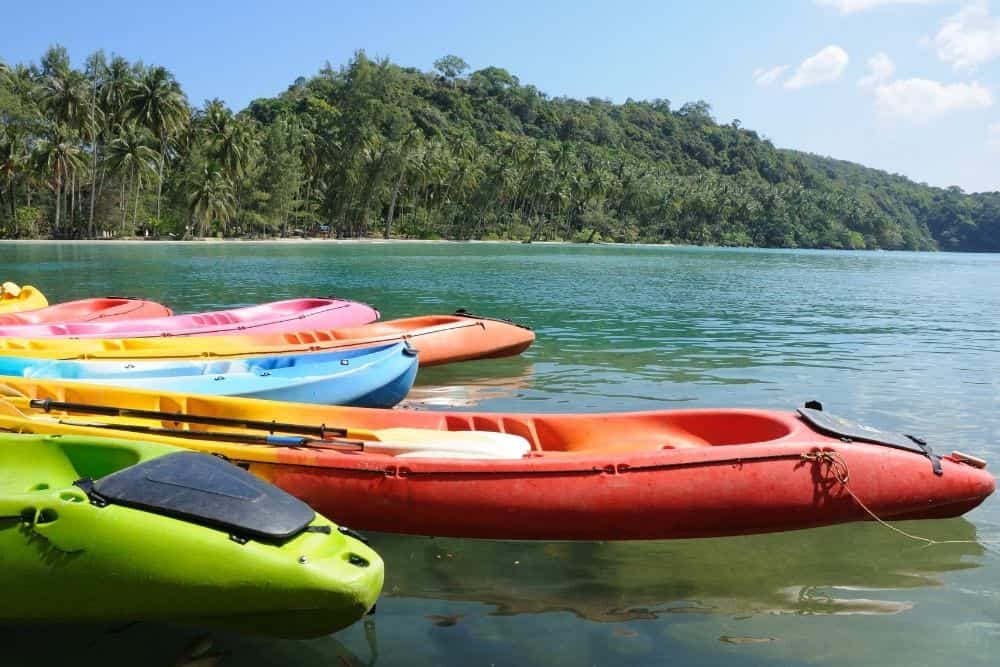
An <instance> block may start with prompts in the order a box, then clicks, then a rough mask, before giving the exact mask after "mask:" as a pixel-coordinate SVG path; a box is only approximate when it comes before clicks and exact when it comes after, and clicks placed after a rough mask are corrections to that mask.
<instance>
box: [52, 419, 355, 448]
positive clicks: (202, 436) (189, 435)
mask: <svg viewBox="0 0 1000 667" xmlns="http://www.w3.org/2000/svg"><path fill="white" fill-rule="evenodd" d="M59 423H60V424H65V425H66V426H79V427H84V428H100V429H107V430H112V431H127V432H129V433H149V434H151V435H163V436H169V437H171V438H186V439H192V440H219V441H222V442H235V443H239V444H244V445H268V446H270V447H315V448H320V449H344V450H348V451H361V450H363V449H364V448H365V446H366V445H370V444H374V443H366V442H364V441H361V440H318V439H315V438H307V437H304V436H295V435H254V434H252V433H225V432H222V431H184V430H180V429H172V428H156V427H153V426H140V425H138V424H99V423H93V422H86V423H82V422H74V421H67V420H60V421H59Z"/></svg>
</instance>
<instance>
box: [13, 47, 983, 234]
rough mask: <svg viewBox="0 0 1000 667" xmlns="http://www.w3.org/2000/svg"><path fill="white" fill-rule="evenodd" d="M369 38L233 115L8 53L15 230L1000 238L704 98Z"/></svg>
mask: <svg viewBox="0 0 1000 667" xmlns="http://www.w3.org/2000/svg"><path fill="white" fill-rule="evenodd" d="M434 65H435V69H434V71H432V72H423V71H420V70H417V69H413V68H406V67H400V66H398V65H395V64H393V63H391V62H389V61H387V60H373V59H370V58H369V57H367V56H366V55H365V54H364V53H363V52H358V53H357V54H355V56H354V58H353V59H352V60H351V61H350V62H349V63H347V64H346V65H344V66H342V67H339V68H335V67H333V66H331V65H329V64H327V65H326V66H325V67H323V68H322V69H321V70H320V71H319V72H318V74H316V75H315V76H312V77H309V78H299V79H297V80H296V81H294V82H293V83H292V85H291V86H289V87H288V89H287V90H286V91H285V92H283V93H281V94H280V95H278V96H276V97H273V98H261V99H257V100H254V101H253V102H252V103H251V104H250V105H249V106H248V107H247V108H246V109H242V110H240V111H238V112H233V111H232V110H230V109H229V108H227V107H226V105H225V104H224V103H223V102H222V101H221V100H218V99H213V100H208V101H205V102H204V103H203V104H201V105H200V106H194V105H193V104H192V101H191V100H189V99H187V97H186V96H185V94H184V92H183V90H182V88H181V85H180V83H179V82H178V81H177V80H176V79H175V77H174V76H173V75H172V74H171V73H170V72H169V71H168V70H166V69H165V68H163V67H158V66H147V65H144V64H142V63H130V62H128V61H127V60H125V59H123V58H121V57H117V56H114V57H110V58H109V57H108V56H106V55H105V54H104V53H103V52H98V53H95V54H93V55H92V56H90V57H89V58H88V59H87V60H86V62H85V63H84V64H83V66H82V68H74V67H73V66H72V65H71V63H70V59H69V57H68V55H67V52H66V50H65V49H63V48H62V47H58V46H55V47H52V48H50V49H49V50H48V51H47V52H46V53H45V54H44V55H43V56H42V57H41V59H40V61H39V62H38V63H29V64H4V63H0V235H2V236H3V237H7V238H12V237H14V238H25V237H43V238H50V237H51V238H115V237H130V236H134V235H140V236H147V235H152V236H167V235H173V236H174V237H178V238H180V237H190V236H206V235H213V236H214V235H222V236H240V237H245V236H256V237H266V236H280V235H285V236H288V235H297V234H317V233H324V234H329V235H333V236H339V237H362V236H376V235H378V236H385V237H403V238H451V239H474V238H475V239H515V240H526V241H527V240H573V241H582V242H587V241H599V240H602V241H618V242H653V243H658V242H672V243H686V244H703V245H704V244H713V245H729V246H767V247H809V248H871V249H874V248H885V249H914V250H931V249H944V250H980V251H997V250H1000V193H997V192H994V193H983V194H966V193H964V192H962V190H961V189H960V188H957V187H951V188H937V187H930V186H927V185H923V184H918V183H914V182H913V181H910V180H908V179H907V178H905V177H903V176H899V175H893V174H888V173H886V172H882V171H878V170H874V169H868V168H865V167H862V166H860V165H857V164H852V163H849V162H843V161H839V160H834V159H829V158H824V157H819V156H816V155H810V154H805V153H800V152H796V151H791V150H782V149H779V148H776V147H775V146H774V145H772V143H771V142H770V141H768V140H767V139H764V138H762V137H760V136H759V135H758V134H757V133H756V132H754V131H752V130H750V129H746V128H744V127H742V126H741V124H740V122H739V121H738V120H734V121H732V122H730V123H728V124H722V123H720V122H718V121H716V120H715V119H714V118H713V117H712V114H711V109H710V107H709V105H708V104H707V103H705V102H703V101H696V102H687V103H684V104H681V105H680V106H677V107H675V106H674V105H673V104H672V103H671V102H670V101H669V100H666V99H655V100H648V101H635V100H631V99H630V100H628V101H626V102H625V103H624V104H613V103H611V102H609V101H607V100H603V99H598V98H589V99H586V100H576V99H567V98H558V97H556V98H553V97H549V96H547V95H546V94H544V93H543V92H541V91H539V90H538V89H536V88H535V87H534V86H531V85H525V84H522V83H521V82H520V81H519V80H518V78H517V77H516V76H514V75H513V74H511V73H509V72H507V71H506V70H504V69H500V68H498V67H487V68H485V69H481V70H478V71H474V72H469V71H468V70H469V68H468V66H467V65H466V63H465V62H464V61H463V60H462V59H461V58H459V57H457V56H445V57H443V58H441V59H440V60H438V61H437V62H436V63H435V64H434Z"/></svg>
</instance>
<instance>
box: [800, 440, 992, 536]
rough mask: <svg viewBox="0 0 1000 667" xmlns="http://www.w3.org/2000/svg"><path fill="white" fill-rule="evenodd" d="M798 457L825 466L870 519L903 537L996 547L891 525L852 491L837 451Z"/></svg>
mask: <svg viewBox="0 0 1000 667" xmlns="http://www.w3.org/2000/svg"><path fill="white" fill-rule="evenodd" d="M799 457H800V458H801V459H802V460H803V461H808V462H812V463H816V464H818V465H825V466H827V468H828V469H829V471H830V473H831V474H832V475H833V478H834V479H835V480H836V481H837V482H839V483H840V485H841V486H842V487H844V491H847V493H848V495H850V496H851V498H853V499H854V502H856V503H857V504H858V507H860V508H861V509H863V510H864V511H865V512H866V513H867V514H868V516H870V517H871V518H872V519H874V520H875V521H877V522H878V523H879V524H881V525H883V526H885V527H886V528H888V529H889V530H891V531H893V532H894V533H898V534H899V535H902V536H903V537H906V538H908V539H911V540H913V541H915V542H920V543H922V544H923V545H924V546H928V547H929V546H933V545H937V544H977V545H979V546H981V547H983V548H984V549H988V550H991V551H994V552H995V551H996V549H990V548H989V547H988V546H986V545H985V544H984V542H986V541H987V540H933V539H931V538H929V537H922V536H920V535H914V534H913V533H908V532H906V531H905V530H903V529H902V528H898V527H896V526H893V525H892V524H890V523H889V522H887V521H886V520H885V519H883V518H882V517H880V516H879V515H877V514H875V512H874V511H872V510H871V508H869V507H868V505H865V503H864V501H862V500H861V498H858V494H856V493H854V489H852V488H851V487H850V485H849V484H848V481H850V479H851V470H850V468H849V467H848V466H847V461H845V460H844V457H842V456H841V455H840V453H839V452H836V451H834V450H830V449H826V450H817V451H812V452H802V453H801V454H800V455H799Z"/></svg>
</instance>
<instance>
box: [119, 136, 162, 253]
mask: <svg viewBox="0 0 1000 667" xmlns="http://www.w3.org/2000/svg"><path fill="white" fill-rule="evenodd" d="M119 129H120V133H119V135H118V136H117V137H116V138H115V139H114V140H112V142H111V143H110V144H109V145H108V163H109V164H110V165H111V168H112V169H114V170H115V171H119V172H125V173H127V174H129V184H128V190H129V191H132V192H133V193H134V194H133V195H132V196H133V197H134V204H133V207H132V228H133V229H135V224H136V218H137V217H138V212H139V191H140V190H141V189H142V183H143V179H144V177H146V176H151V175H153V174H154V173H156V164H157V154H156V151H154V150H153V148H152V147H151V146H150V145H149V141H148V137H147V135H146V133H145V130H144V129H143V128H140V127H138V126H136V125H135V124H134V123H129V124H128V125H126V126H125V127H124V128H119ZM128 196H129V195H128V193H127V192H126V189H125V180H124V179H122V225H121V233H122V234H124V233H125V219H126V216H127V215H128Z"/></svg>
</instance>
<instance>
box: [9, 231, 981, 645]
mask: <svg viewBox="0 0 1000 667" xmlns="http://www.w3.org/2000/svg"><path fill="white" fill-rule="evenodd" d="M0 278H2V279H14V280H18V281H20V282H28V283H31V284H34V285H37V286H38V287H40V288H41V289H42V290H43V291H44V292H45V293H46V294H47V295H48V296H49V297H50V300H52V301H58V300H65V299H70V298H79V297H82V296H91V295H96V294H107V293H117V294H129V295H138V296H143V297H146V298H150V299H154V300H158V301H162V302H164V303H167V304H168V305H170V306H172V307H173V308H174V309H175V310H177V311H178V312H184V311H191V310H203V309H212V308H221V307H227V306H233V305H243V304H250V303H255V302H259V301H265V300H271V299H278V298H284V297H291V296H305V295H327V294H336V295H338V296H344V297H348V298H353V299H359V300H362V301H368V302H370V303H373V304H374V305H376V306H378V307H379V308H380V309H381V310H382V313H383V316H384V317H385V318H393V317H403V316H408V315H415V314H421V313H433V312H436V313H443V312H450V311H451V310H453V309H455V308H458V307H465V308H468V309H469V310H471V311H473V312H481V313H485V314H490V315H496V316H502V317H508V318H511V319H514V320H517V321H520V322H524V323H527V324H529V325H531V326H533V327H534V328H535V329H536V331H537V333H538V342H537V344H536V345H535V346H534V347H533V348H532V349H531V350H529V351H528V352H527V353H526V354H525V355H523V357H519V358H515V359H507V360H496V361H483V362H472V363H467V364H460V365H456V366H445V367H441V368H436V369H427V370H423V371H421V373H420V376H419V378H418V381H417V387H416V388H415V390H414V392H412V394H411V396H410V398H409V399H408V405H409V406H410V407H413V408H418V409H426V410H434V409H458V410H463V409H488V410H511V411H515V410H531V411H588V412H589V411H600V410H627V409H653V408H663V407H696V406H748V407H768V408H782V409H785V408H792V407H795V406H797V405H800V404H801V403H802V402H803V401H805V400H808V399H813V398H816V399H820V400H822V401H823V403H824V404H825V405H826V406H827V408H828V409H829V410H831V411H834V412H836V413H840V414H844V415H846V416H851V417H854V418H857V419H860V420H862V421H866V422H870V423H872V424H874V425H878V426H883V427H886V428H900V429H906V430H907V432H913V433H918V434H921V435H923V436H925V437H926V438H927V440H928V441H930V442H931V443H932V444H934V445H936V446H937V447H938V449H941V450H944V451H950V450H952V449H960V450H962V451H966V452H969V453H971V454H975V455H978V456H982V457H984V458H987V459H989V460H990V461H991V466H992V468H993V469H994V471H995V470H996V469H1000V442H998V433H1000V414H998V408H1000V256H998V255H958V254H944V253H942V254H911V253H853V252H822V251H772V250H713V249H689V248H665V247H617V246H557V245H538V244H533V245H520V244H516V245H501V244H449V243H429V244H422V243H421V244H401V243H395V244H343V245H341V244H317V243H308V242H306V243H302V244H270V245H255V244H238V243H237V244H217V245H216V244H213V245H208V244H186V245H149V246H144V245H141V244H140V245H110V244H109V245H96V246H95V245H70V244H60V245H14V244H0ZM333 518H334V519H335V518H336V517H333ZM903 527H905V528H906V529H907V530H910V531H911V532H916V533H918V534H920V535H924V536H927V537H932V538H935V539H950V540H967V541H968V542H966V543H961V544H951V545H940V546H934V547H923V546H921V545H919V544H917V543H914V542H911V541H908V540H906V539H904V538H901V537H900V536H898V535H895V534H893V533H891V532H890V531H889V530H887V529H886V528H883V527H880V526H878V525H870V524H852V525H846V526H836V527H832V528H826V529H818V530H809V531H800V532H793V533H785V534H778V535H764V536H754V537H740V538H728V539H715V540H686V541H668V542H644V543H613V542H604V543H596V542H595V543H591V542H569V543H567V542H563V543H551V544H545V543H527V542H489V541H468V540H464V541H463V540H454V539H428V538H415V537H399V536H391V535H382V534H373V535H371V536H370V537H371V538H372V542H373V546H374V547H375V548H376V549H377V550H378V551H379V552H380V553H382V554H383V556H384V557H385V560H386V566H387V580H386V587H385V594H384V596H383V598H382V600H381V602H380V603H379V607H378V612H377V613H376V614H375V615H374V616H373V617H370V618H369V619H367V620H366V621H365V622H362V623H358V624H356V625H355V626H353V627H352V628H349V629H347V630H345V631H343V632H341V633H338V634H337V635H335V636H333V637H329V638H324V639H319V640H314V641H308V642H282V641H271V640H260V639H246V638H240V637H237V636H232V635H225V634H215V633H211V634H210V637H209V638H208V639H205V638H204V637H203V636H204V635H205V634H209V633H207V631H205V630H203V629H197V628H194V629H192V628H182V627H174V626H163V625H156V624H137V625H131V626H127V627H122V628H86V627H84V628H81V627H68V628H67V627H59V628H52V627H44V628H32V629H23V628H22V629H16V630H15V629H9V630H0V638H2V640H3V641H4V644H5V646H6V647H7V652H6V654H5V658H4V660H3V664H4V665H8V664H25V665H27V664H32V665H39V664H55V663H59V662H63V661H65V660H66V659H68V658H69V657H70V656H72V657H73V659H74V660H75V661H76V662H78V663H80V662H82V663H84V664H98V663H99V664H103V665H108V664H121V665H132V664H149V665H161V664H162V665H175V664H185V663H188V664H192V665H193V664H198V665H203V664H222V665H244V664H250V665H272V664H288V665H345V664H346V665H367V664H378V665H491V664H492V665H533V664H541V665H618V664H630V665H633V664H634V665H662V664H709V665H714V664H719V665H725V664H741V665H755V664H779V663H780V664H810V665H814V664H821V665H841V664H856V665H863V664H872V665H875V664H878V665H885V664H899V665H946V664H948V665H951V664H963V665H979V664H983V665H987V664H989V665H993V664H996V661H997V656H998V655H1000V500H997V498H996V497H993V498H991V499H989V500H988V501H987V502H986V503H985V504H984V505H983V506H982V507H980V508H979V509H977V510H975V511H973V512H972V513H970V514H969V515H967V517H965V518H963V519H956V520H949V521H935V522H914V523H908V524H903ZM209 644H210V645H211V647H210V648H208V649H207V654H203V653H204V651H203V650H202V649H204V648H205V647H206V646H208V645H209ZM194 646H198V647H199V648H197V649H196V648H193V647H194ZM11 661H13V662H11Z"/></svg>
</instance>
